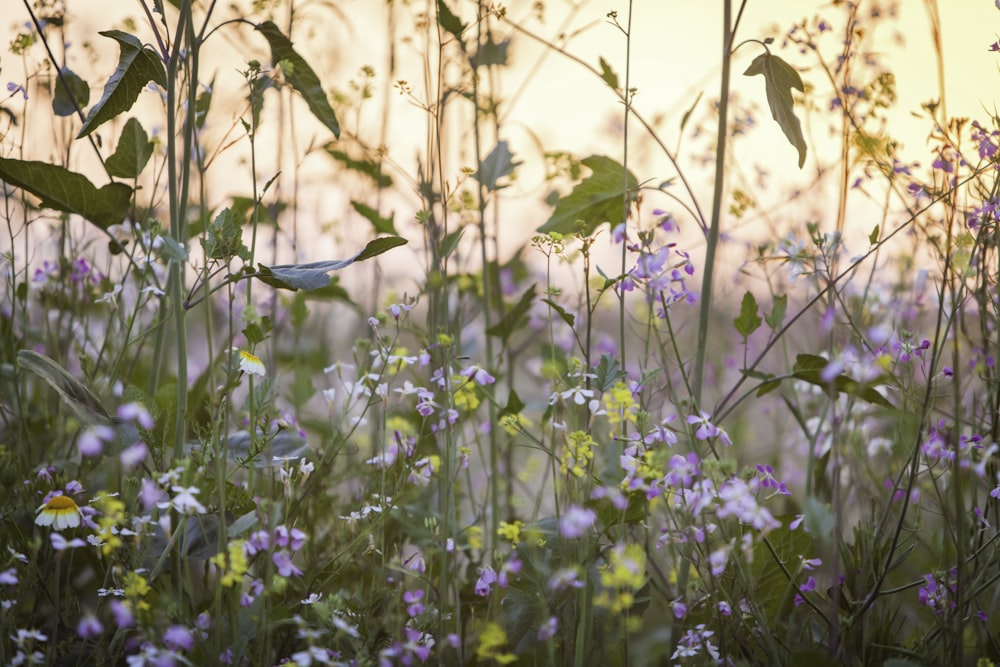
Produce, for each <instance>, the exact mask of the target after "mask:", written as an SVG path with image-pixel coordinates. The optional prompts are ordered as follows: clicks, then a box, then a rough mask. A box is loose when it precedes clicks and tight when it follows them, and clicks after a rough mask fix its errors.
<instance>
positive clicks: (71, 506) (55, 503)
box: [45, 496, 76, 512]
mask: <svg viewBox="0 0 1000 667" xmlns="http://www.w3.org/2000/svg"><path fill="white" fill-rule="evenodd" d="M45 509H46V510H47V511H49V512H67V511H72V510H75V509H76V503H75V502H73V499H72V498H70V497H69V496H56V497H55V498H53V499H52V500H50V501H49V502H47V503H45Z"/></svg>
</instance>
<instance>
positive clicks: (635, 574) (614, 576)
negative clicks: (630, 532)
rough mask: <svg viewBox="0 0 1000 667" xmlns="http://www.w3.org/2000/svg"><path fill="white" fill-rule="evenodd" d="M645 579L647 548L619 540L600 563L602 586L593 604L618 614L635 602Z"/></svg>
mask: <svg viewBox="0 0 1000 667" xmlns="http://www.w3.org/2000/svg"><path fill="white" fill-rule="evenodd" d="M645 583H646V552H645V551H643V549H642V546H641V545H639V544H624V545H623V544H619V545H616V546H615V548H614V549H612V550H611V552H610V553H609V554H608V562H607V563H606V564H605V565H603V566H602V567H601V587H602V590H601V592H600V593H598V594H597V596H596V597H595V598H594V604H595V605H596V606H598V607H601V608H604V609H607V610H608V611H610V612H611V613H614V614H617V613H621V612H622V611H625V610H626V609H628V608H629V607H631V606H632V603H633V602H635V592H636V591H637V590H639V589H640V588H642V586H643V584H645Z"/></svg>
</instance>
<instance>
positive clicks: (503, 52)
mask: <svg viewBox="0 0 1000 667" xmlns="http://www.w3.org/2000/svg"><path fill="white" fill-rule="evenodd" d="M509 49H510V38H507V39H505V40H503V41H502V42H494V41H493V35H489V36H488V37H487V39H486V42H485V43H482V44H480V45H479V47H478V48H477V50H476V52H475V53H474V54H472V56H471V57H470V58H469V62H470V63H471V64H472V66H473V67H474V68H475V69H479V68H480V67H490V66H492V65H498V66H500V67H503V66H504V65H506V64H507V51H508V50H509Z"/></svg>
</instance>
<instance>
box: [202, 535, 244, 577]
mask: <svg viewBox="0 0 1000 667" xmlns="http://www.w3.org/2000/svg"><path fill="white" fill-rule="evenodd" d="M245 544H246V543H245V541H244V540H233V541H231V542H230V543H229V546H228V548H227V550H226V553H221V552H220V553H217V554H215V555H214V556H212V558H210V559H209V562H210V563H212V565H215V566H216V567H218V568H219V569H220V570H222V571H223V572H224V574H223V575H222V579H221V583H222V585H223V586H225V587H227V588H232V587H233V586H237V585H239V584H240V583H241V582H242V581H243V575H244V574H246V573H247V570H248V569H249V567H250V564H249V563H248V562H247V554H246V549H245Z"/></svg>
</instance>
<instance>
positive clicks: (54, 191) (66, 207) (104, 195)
mask: <svg viewBox="0 0 1000 667" xmlns="http://www.w3.org/2000/svg"><path fill="white" fill-rule="evenodd" d="M0 180H3V181H6V182H7V183H8V184H10V185H14V186H17V187H19V188H24V189H25V190H27V191H28V192H30V193H31V194H33V195H35V196H36V197H38V198H39V199H41V206H42V207H43V208H51V209H55V210H56V211H63V212H65V213H76V214H77V215H81V216H83V217H84V218H86V219H87V220H90V221H91V222H92V223H94V224H95V225H97V226H98V227H100V228H101V229H107V228H108V226H109V225H115V224H118V223H119V222H121V221H122V220H124V219H125V215H126V214H127V213H128V208H129V204H130V203H131V201H132V188H130V187H129V186H127V185H125V184H124V183H108V184H107V185H105V186H104V187H102V188H100V189H98V188H96V187H94V184H93V183H91V182H90V181H89V180H87V177H86V176H84V175H83V174H78V173H76V172H74V171H70V170H69V169H66V168H65V167H61V166H59V165H56V164H49V163H48V162H35V161H30V160H12V159H8V158H0Z"/></svg>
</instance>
